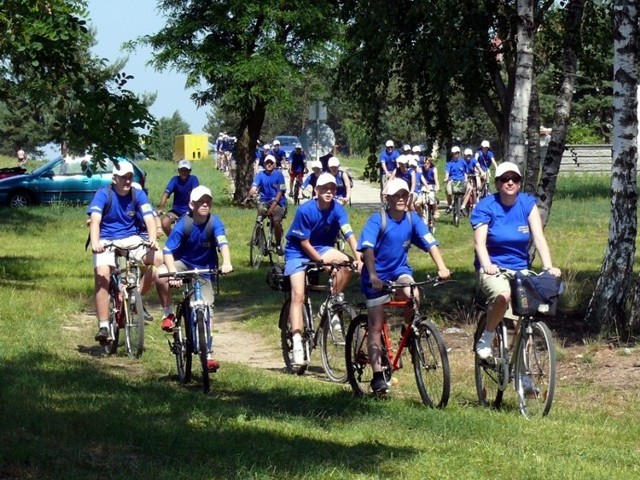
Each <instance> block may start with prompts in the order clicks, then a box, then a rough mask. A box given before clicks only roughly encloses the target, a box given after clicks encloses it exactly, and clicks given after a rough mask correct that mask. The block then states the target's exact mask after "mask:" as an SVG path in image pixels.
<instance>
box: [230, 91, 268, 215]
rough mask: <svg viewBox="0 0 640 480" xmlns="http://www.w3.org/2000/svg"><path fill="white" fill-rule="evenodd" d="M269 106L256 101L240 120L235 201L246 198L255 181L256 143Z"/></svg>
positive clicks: (238, 201)
mask: <svg viewBox="0 0 640 480" xmlns="http://www.w3.org/2000/svg"><path fill="white" fill-rule="evenodd" d="M266 112H267V106H266V104H264V103H263V102H259V101H256V103H255V105H254V108H253V111H252V112H249V113H248V114H247V115H246V117H245V118H244V119H243V120H242V121H241V122H240V126H239V128H238V142H237V144H236V172H235V175H236V176H235V179H234V186H235V191H234V193H233V201H234V203H240V202H242V200H244V199H245V198H246V196H247V193H249V189H250V188H251V182H253V177H254V174H253V166H254V163H255V159H256V145H257V144H258V140H259V139H260V131H261V130H262V125H263V124H264V119H265V116H266Z"/></svg>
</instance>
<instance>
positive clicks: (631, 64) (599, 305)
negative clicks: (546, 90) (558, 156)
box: [586, 0, 638, 331]
mask: <svg viewBox="0 0 640 480" xmlns="http://www.w3.org/2000/svg"><path fill="white" fill-rule="evenodd" d="M613 31H614V42H613V44H614V70H613V82H614V86H613V112H614V113H613V131H614V137H613V164H612V167H611V223H610V225H609V241H608V243H607V249H606V252H605V255H604V260H603V262H602V269H601V270H600V276H599V278H598V281H597V283H596V288H595V290H594V292H593V296H592V297H591V301H590V302H589V307H588V310H587V315H586V323H587V325H588V326H589V327H591V328H592V329H594V330H596V331H600V330H601V329H603V328H605V329H606V330H609V331H619V330H620V329H622V328H626V327H629V326H630V322H629V320H627V318H628V313H629V307H630V305H629V298H631V293H632V286H633V259H634V256H635V251H636V234H637V196H638V192H637V185H636V174H637V172H636V165H637V161H638V143H637V142H638V108H637V107H638V98H637V95H638V71H637V60H638V8H637V1H636V0H615V1H614V8H613Z"/></svg>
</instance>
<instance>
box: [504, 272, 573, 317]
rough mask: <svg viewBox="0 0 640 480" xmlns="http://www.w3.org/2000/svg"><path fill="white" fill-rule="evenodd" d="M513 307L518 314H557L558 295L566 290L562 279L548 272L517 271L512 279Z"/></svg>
mask: <svg viewBox="0 0 640 480" xmlns="http://www.w3.org/2000/svg"><path fill="white" fill-rule="evenodd" d="M509 284H510V286H511V309H512V310H513V313H515V314H516V315H521V316H523V315H543V316H553V315H555V314H556V305H557V303H558V297H559V296H560V294H561V293H562V292H563V291H564V286H563V284H562V280H561V279H559V278H558V277H554V276H553V275H551V274H550V273H548V272H543V273H541V274H540V275H525V274H524V273H522V272H516V273H515V275H514V276H513V278H512V279H511V280H509Z"/></svg>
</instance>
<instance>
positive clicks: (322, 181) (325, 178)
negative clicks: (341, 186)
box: [316, 172, 338, 187]
mask: <svg viewBox="0 0 640 480" xmlns="http://www.w3.org/2000/svg"><path fill="white" fill-rule="evenodd" d="M329 183H333V184H334V185H338V182H337V181H336V177H334V176H333V175H331V174H330V173H326V172H325V173H323V174H321V175H320V176H319V177H318V180H317V181H316V187H321V186H323V185H327V184H329Z"/></svg>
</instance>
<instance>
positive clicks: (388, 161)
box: [378, 148, 400, 172]
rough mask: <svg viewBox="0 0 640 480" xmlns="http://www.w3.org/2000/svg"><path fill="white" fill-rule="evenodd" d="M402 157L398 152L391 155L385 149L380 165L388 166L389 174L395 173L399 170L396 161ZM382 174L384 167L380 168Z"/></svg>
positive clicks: (392, 152) (395, 151)
mask: <svg viewBox="0 0 640 480" xmlns="http://www.w3.org/2000/svg"><path fill="white" fill-rule="evenodd" d="M399 156H400V152H398V151H397V150H395V149H394V150H392V151H391V153H389V152H387V149H386V148H385V149H384V150H383V151H382V153H381V154H380V159H379V160H378V163H379V164H380V165H382V164H383V163H384V164H385V165H386V166H387V172H393V171H394V170H395V169H396V168H397V166H398V165H397V164H396V159H397V158H398V157H399ZM380 172H384V170H382V166H380Z"/></svg>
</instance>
